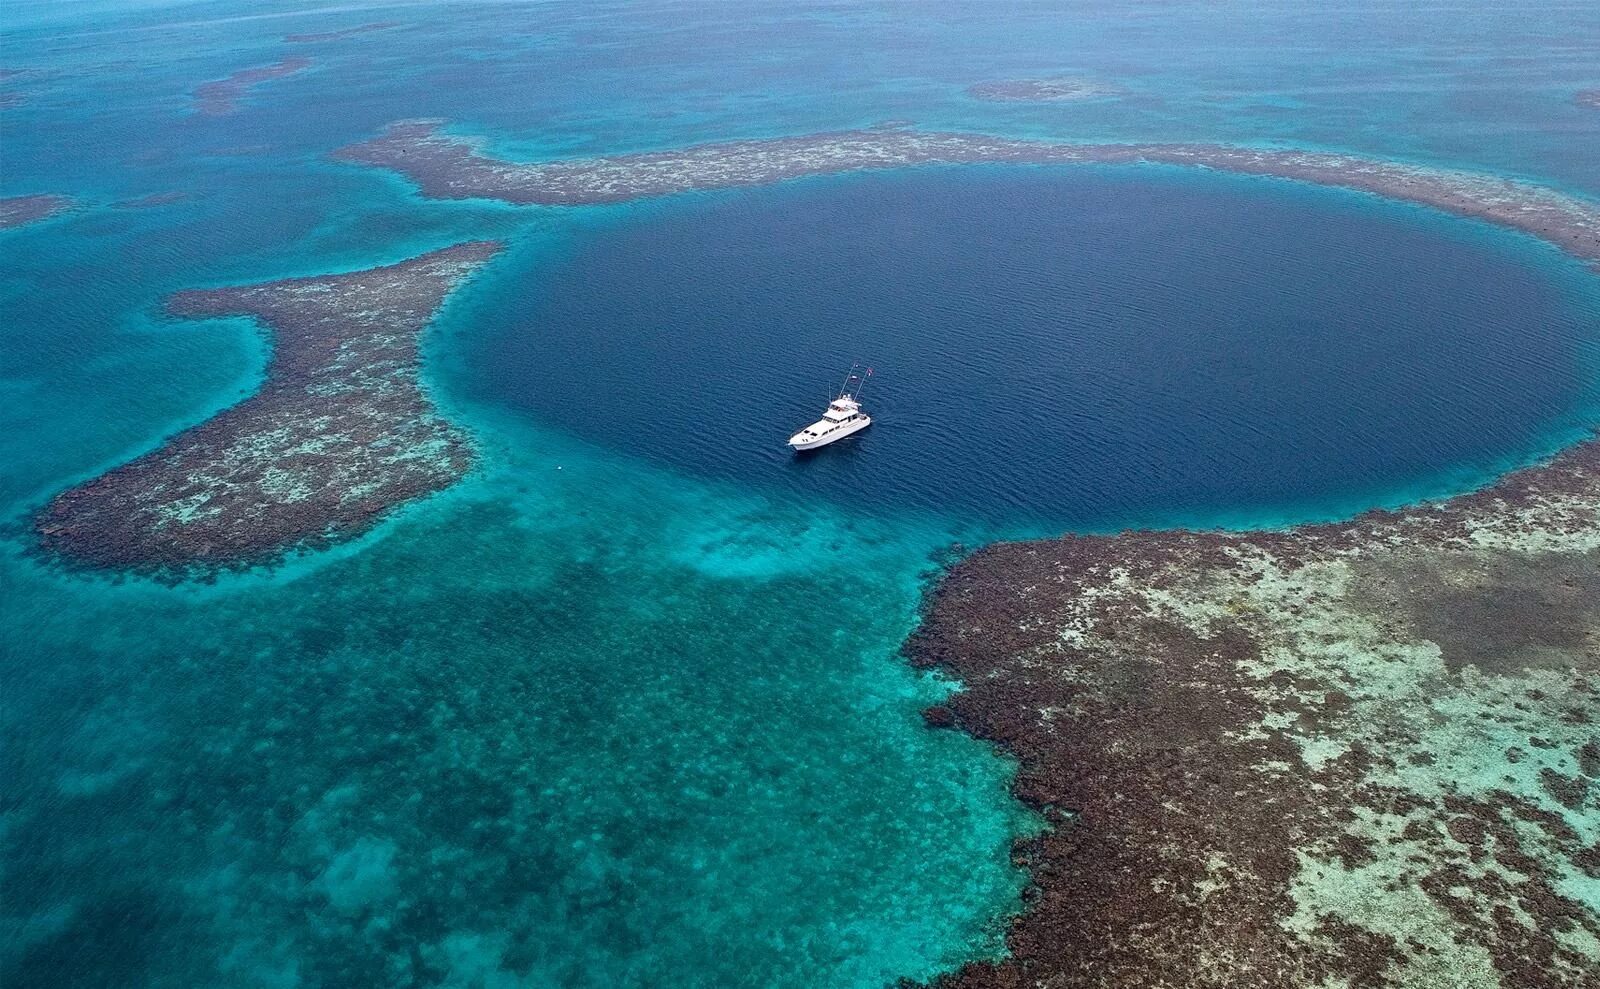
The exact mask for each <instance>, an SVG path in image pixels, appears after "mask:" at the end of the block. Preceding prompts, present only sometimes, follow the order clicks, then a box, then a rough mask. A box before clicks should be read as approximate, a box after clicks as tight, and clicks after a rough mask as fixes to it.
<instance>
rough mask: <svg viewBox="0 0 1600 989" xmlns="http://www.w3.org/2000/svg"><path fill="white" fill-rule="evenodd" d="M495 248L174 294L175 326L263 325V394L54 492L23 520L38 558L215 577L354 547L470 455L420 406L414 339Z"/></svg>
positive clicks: (471, 246)
mask: <svg viewBox="0 0 1600 989" xmlns="http://www.w3.org/2000/svg"><path fill="white" fill-rule="evenodd" d="M499 250H500V245H499V244H497V243H493V242H471V243H465V244H458V245H456V246H454V247H449V248H445V249H444V250H440V251H434V252H432V253H430V254H425V255H422V256H420V257H417V258H413V259H411V260H409V261H404V262H401V263H400V264H393V265H388V266H386V267H381V268H372V269H369V270H366V271H357V272H352V273H349V274H343V275H326V276H319V277H314V278H291V279H288V280H285V281H278V282H270V283H267V284H263V285H249V286H243V287H238V288H220V289H207V290H201V291H189V292H181V293H179V294H178V295H176V296H174V297H173V298H172V299H171V300H170V302H169V308H170V310H171V311H172V312H173V313H174V314H176V315H179V316H188V317H206V316H227V315H250V316H254V317H256V318H257V319H259V320H260V321H261V322H262V323H263V324H265V325H266V326H267V327H269V328H270V329H271V331H272V339H273V345H274V346H273V353H272V359H271V362H270V364H269V366H268V368H267V372H266V381H265V382H264V383H263V385H262V386H261V389H260V390H259V391H258V392H257V393H256V394H255V395H253V396H251V397H250V398H248V399H246V400H245V401H243V402H241V403H239V404H238V405H235V406H233V407H231V408H228V409H225V410H223V411H222V412H220V413H218V414H217V415H215V416H213V417H212V418H210V419H207V420H206V421H204V422H202V423H200V424H199V425H197V426H194V427H192V428H190V429H187V430H184V431H183V432H181V433H178V434H177V435H176V436H173V437H172V438H171V439H169V440H167V441H166V442H165V443H163V444H162V445H161V446H160V448H158V449H156V450H153V451H151V452H149V453H147V454H145V455H143V456H141V457H139V458H137V459H135V460H133V461H131V462H130V463H127V464H124V465H122V466H120V467H117V468H114V469H113V470H110V471H108V472H107V473H105V474H103V475H101V476H99V477H97V478H94V479H93V480H90V481H88V482H85V483H84V484H81V485H79V486H77V487H74V488H71V489H69V490H67V491H64V492H62V493H61V494H59V495H57V496H56V497H55V498H54V499H53V500H52V501H51V502H50V503H49V504H48V505H46V506H45V507H44V508H43V509H42V510H41V511H40V512H39V513H38V515H37V516H36V517H35V519H34V526H35V529H36V530H37V532H38V535H39V538H40V540H41V542H42V544H43V546H44V547H45V548H46V549H47V550H50V551H53V552H55V553H59V554H62V555H64V556H66V557H68V558H71V559H74V560H77V561H81V562H86V563H89V564H93V565H98V566H107V567H123V568H131V569H136V570H145V571H160V572H164V573H182V572H185V571H189V570H192V569H195V568H201V569H209V570H215V569H216V568H218V567H225V566H237V565H244V564H249V563H254V562H258V561H263V560H268V559H272V558H274V557H276V556H279V555H281V554H282V553H283V552H284V551H286V550H288V549H291V548H294V547H297V546H316V545H325V544H328V543H331V542H333V541H336V540H338V539H342V538H347V537H350V536H353V535H355V534H358V533H360V532H363V531H365V530H366V529H368V528H370V527H371V526H372V525H373V524H374V523H375V522H376V521H377V520H378V519H380V518H382V517H383V515H384V514H385V513H386V512H388V511H389V510H390V509H392V508H394V507H395V506H397V505H399V504H401V503H403V502H406V501H409V500H411V499H414V498H418V497H421V496H423V495H426V494H429V493H431V492H434V491H437V490H439V489H441V488H444V487H446V486H448V485H449V484H451V483H452V482H454V481H455V480H456V479H458V478H459V477H461V475H462V474H463V473H465V472H466V470H467V469H468V467H469V466H470V464H471V460H472V456H471V451H470V448H469V446H468V443H467V440H466V438H465V437H464V436H463V435H462V434H461V433H460V432H459V431H458V430H456V429H455V428H454V427H452V426H451V425H450V424H449V423H447V422H445V421H444V420H443V419H441V418H440V417H439V416H438V414H437V413H436V412H435V411H434V409H433V407H432V405H431V403H430V402H429V401H428V399H427V397H426V396H425V395H424V394H423V391H422V389H421V387H420V384H419V382H418V379H417V372H418V338H419V336H420V335H421V333H422V330H423V329H424V328H425V327H426V326H427V325H428V323H429V321H430V320H431V319H432V317H433V315H434V313H435V312H436V311H437V310H438V308H439V306H440V304H441V303H442V302H443V300H444V298H445V296H446V295H447V294H448V293H449V292H450V291H451V289H453V288H454V287H455V286H457V285H458V284H460V282H461V281H462V280H463V279H464V278H466V277H467V276H468V275H469V274H471V273H472V272H473V271H474V270H476V269H477V268H478V267H479V266H480V265H482V264H483V263H484V262H485V261H487V260H488V259H489V258H491V257H493V256H494V255H495V254H496V253H497V252H498V251H499Z"/></svg>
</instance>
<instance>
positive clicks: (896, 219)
mask: <svg viewBox="0 0 1600 989" xmlns="http://www.w3.org/2000/svg"><path fill="white" fill-rule="evenodd" d="M565 248H566V249H565V250H561V251H556V252H546V253H543V254H541V255H540V256H539V257H538V258H537V259H536V260H534V261H533V262H532V263H531V264H530V265H528V266H527V267H528V269H530V270H525V271H519V272H518V275H517V277H516V278H514V279H506V280H504V281H503V282H502V283H501V286H500V287H499V288H496V289H494V290H493V291H492V294H493V296H494V298H492V299H490V300H488V302H487V304H486V305H483V306H482V309H481V311H479V312H476V313H474V321H475V327H474V343H473V344H472V345H473V346H474V347H475V348H476V349H475V350H474V352H473V353H472V354H471V355H470V357H469V358H468V360H469V365H470V366H469V369H468V371H467V376H466V377H467V380H466V385H465V387H466V388H467V390H468V391H469V392H470V393H472V394H473V395H474V396H475V397H478V398H480V399H487V400H489V401H490V402H492V403H495V404H500V405H505V406H509V407H511V408H514V409H518V410H523V411H525V412H527V413H528V414H531V415H533V416H534V417H536V418H537V419H539V420H541V421H543V422H545V423H548V424H551V425H554V426H557V427H559V428H563V429H567V430H570V431H572V432H574V433H576V434H578V435H579V436H581V437H583V438H585V439H587V440H590V441H593V442H595V443H597V444H600V445H602V446H604V447H607V448H610V449H614V450H618V451H624V452H627V453H631V454H636V455H639V456H642V457H646V458H649V459H652V460H655V461H659V462H663V463H665V464H668V465H670V466H672V467H673V468H676V469H679V470H683V471H687V472H690V473H693V474H696V475H702V476H711V477H715V478H719V479H725V480H731V481H733V482H736V483H738V484H740V485H746V486H753V487H757V488H762V489H766V490H769V491H774V492H777V493H779V494H780V496H789V497H793V498H794V499H796V500H797V501H799V502H803V501H804V500H806V499H814V498H837V499H850V500H853V501H855V502H856V503H858V504H860V505H863V506H868V507H870V508H877V509H885V510H905V509H932V510H937V511H944V512H952V513H957V514H959V515H960V516H962V517H966V518H970V519H974V520H978V521H982V522H985V523H994V524H1000V525H1017V524H1024V525H1026V524H1042V525H1045V526H1051V527H1057V528H1060V527H1080V528H1095V527H1115V526H1121V525H1131V524H1153V523H1159V522H1164V521H1172V520H1190V519H1200V520H1204V519H1227V518H1238V517H1239V516H1241V515H1242V516H1246V517H1248V516H1249V515H1250V514H1251V513H1259V514H1260V515H1261V516H1262V517H1306V516H1315V515H1319V514H1324V513H1328V512H1334V513H1336V512H1339V511H1342V510H1346V509H1350V510H1353V509H1356V508H1360V507H1364V506H1365V505H1368V504H1371V503H1373V502H1374V501H1379V500H1385V499H1387V500H1395V499H1396V498H1398V497H1404V496H1405V495H1406V494H1407V493H1408V492H1415V493H1427V494H1436V493H1439V492H1438V491H1437V490H1433V489H1434V488H1438V487H1440V486H1444V487H1448V486H1450V484H1451V483H1458V482H1459V479H1460V478H1461V477H1463V476H1465V477H1471V476H1472V475H1474V474H1487V473H1489V472H1492V471H1495V470H1498V469H1503V468H1504V467H1506V466H1507V465H1508V464H1509V463H1511V462H1514V461H1516V460H1518V459H1520V458H1526V457H1529V456H1533V455H1536V454H1537V453H1539V452H1542V450H1543V449H1545V448H1548V447H1549V446H1550V445H1551V444H1552V443H1554V442H1556V441H1557V440H1558V439H1559V438H1560V436H1561V434H1563V433H1565V432H1570V431H1571V430H1572V429H1574V428H1576V426H1577V425H1579V424H1581V420H1582V418H1583V415H1584V414H1585V410H1586V409H1587V408H1589V407H1590V406H1591V404H1592V403H1590V398H1592V387H1591V386H1592V383H1593V381H1594V380H1595V369H1594V362H1593V360H1592V343H1593V340H1594V338H1595V336H1596V334H1595V329H1596V326H1597V324H1600V308H1597V303H1596V301H1595V300H1596V297H1597V296H1596V291H1595V286H1594V283H1595V281H1596V280H1595V279H1594V278H1593V277H1592V276H1591V275H1589V274H1586V273H1585V272H1583V270H1582V268H1581V266H1579V265H1578V264H1577V263H1576V262H1572V261H1571V260H1570V259H1567V258H1565V257H1563V256H1561V255H1559V254H1557V253H1556V252H1555V251H1554V250H1553V249H1550V248H1549V247H1548V246H1546V245H1542V244H1539V243H1537V242H1535V241H1533V240H1532V239H1530V238H1526V237H1523V236H1521V235H1516V234H1510V233H1507V232H1505V231H1501V230H1498V229H1495V228H1492V227H1489V226H1487V225H1485V224H1481V223H1475V222H1472V221H1467V220H1460V219H1456V218H1452V217H1447V216H1443V215H1440V214H1437V213H1434V212H1431V211H1428V210H1425V209H1422V208H1419V207H1413V206H1407V205H1404V204H1398V203H1391V202H1385V201H1383V200H1379V199H1376V198H1374V197H1371V196H1366V195H1361V194H1354V193H1349V192H1345V191H1339V190H1329V189H1319V188H1315V187H1310V186H1303V185H1296V184H1292V183H1286V182H1280V181H1272V180H1263V179H1251V178H1242V177H1235V176H1224V175H1213V174H1205V173H1193V172H1182V171H1178V170H1171V169H1139V170H1129V169H1123V170H1115V169H1081V168H1080V169H1072V168H1067V169H1062V168H1017V167H979V168H957V169H934V170H918V171H906V172H900V173H888V174H876V175H867V176H848V177H844V178H832V179H823V180H812V181H805V182H799V183H792V184H788V185H781V186H776V187H771V188H765V189H757V190H741V191H735V192H729V193H720V194H715V195H706V196H697V197H683V198H680V199H677V200H673V201H669V202H666V203H649V204H639V205H635V206H631V207H624V208H622V209H621V210H620V211H612V212H609V213H605V212H602V213H601V215H600V217H599V219H598V220H596V221H595V222H592V223H586V224H581V225H580V228H579V230H578V232H577V233H576V234H575V235H574V237H573V239H572V240H571V241H570V242H568V243H567V244H566V245H565ZM858 360H859V361H862V362H864V363H865V364H870V365H871V366H873V368H874V369H875V374H874V377H873V379H872V383H871V384H870V386H869V388H868V390H867V393H866V395H865V400H866V404H867V407H868V410H869V411H870V412H871V413H872V414H873V415H874V417H875V419H876V422H875V424H874V425H873V427H872V428H871V429H870V430H868V431H867V432H866V433H863V434H861V435H860V436H859V437H857V438H853V439H851V440H848V441H846V442H844V443H841V444H838V445H837V446H835V447H833V448H830V449H828V450H826V451H823V452H822V453H819V454H816V455H811V456H807V457H803V458H796V457H795V456H794V455H792V454H791V453H790V452H789V451H788V450H787V449H786V448H785V445H784V440H785V439H786V438H787V436H788V435H789V433H790V432H791V431H792V430H793V429H794V428H796V427H797V426H799V425H802V424H804V423H806V422H809V421H811V420H812V419H814V418H815V417H816V416H817V414H818V413H819V412H820V411H821V409H822V406H823V405H824V403H825V400H826V399H827V397H828V392H829V389H831V388H836V387H837V386H838V382H839V378H840V374H841V371H842V370H843V369H844V368H847V367H849V366H850V364H851V363H852V362H853V361H858ZM1451 479H1455V480H1454V481H1452V480H1451Z"/></svg>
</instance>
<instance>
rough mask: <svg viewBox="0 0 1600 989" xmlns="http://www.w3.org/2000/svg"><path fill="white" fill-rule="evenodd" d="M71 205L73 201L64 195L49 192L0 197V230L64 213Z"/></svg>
mask: <svg viewBox="0 0 1600 989" xmlns="http://www.w3.org/2000/svg"><path fill="white" fill-rule="evenodd" d="M73 205H74V204H73V201H72V200H71V199H69V198H67V197H66V196H57V195H54V194H51V193H44V194H41V195H35V196H6V197H4V198H0V230H5V229H7V228H9V227H20V226H24V225H26V224H29V223H37V222H38V221H40V220H47V219H49V218H50V217H52V216H55V215H56V214H58V213H65V212H66V211H67V210H69V209H71V208H72V207H73Z"/></svg>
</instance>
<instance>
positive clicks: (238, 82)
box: [194, 58, 311, 117]
mask: <svg viewBox="0 0 1600 989" xmlns="http://www.w3.org/2000/svg"><path fill="white" fill-rule="evenodd" d="M310 66H311V60H310V59H309V58H286V59H283V60H282V61H279V62H274V63H272V64H271V65H257V66H254V67H252V68H248V69H240V70H239V71H238V72H235V73H233V74H232V75H230V76H228V77H227V78H226V79H214V80H212V81H211V82H207V83H202V84H201V85H199V86H196V87H195V90H194V103H195V110H196V112H198V113H201V114H204V115H205V116H208V117H225V116H227V115H228V114H230V113H236V112H238V110H239V100H240V99H242V98H243V97H244V95H245V94H246V93H248V92H249V91H250V90H251V89H252V88H254V87H256V86H259V85H260V84H262V83H264V82H270V81H271V80H273V79H282V78H283V77H284V76H292V75H294V74H295V73H296V72H302V71H304V70H305V69H307V68H310Z"/></svg>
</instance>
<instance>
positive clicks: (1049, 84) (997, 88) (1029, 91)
mask: <svg viewBox="0 0 1600 989" xmlns="http://www.w3.org/2000/svg"><path fill="white" fill-rule="evenodd" d="M1117 93H1118V90H1117V89H1116V88H1115V87H1113V86H1108V85H1106V84H1105V83H1102V82H1096V81H1095V80H1093V79H1086V78H1083V77H1081V76H1051V77H1049V78H1047V79H1008V80H1003V81H999V82H980V83H978V84H976V85H974V86H968V87H967V95H968V96H971V97H972V98H973V99H979V100H989V101H991V102H995V103H1075V102H1078V101H1080V100H1094V99H1101V98H1104V97H1107V96H1115V95H1117Z"/></svg>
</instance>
